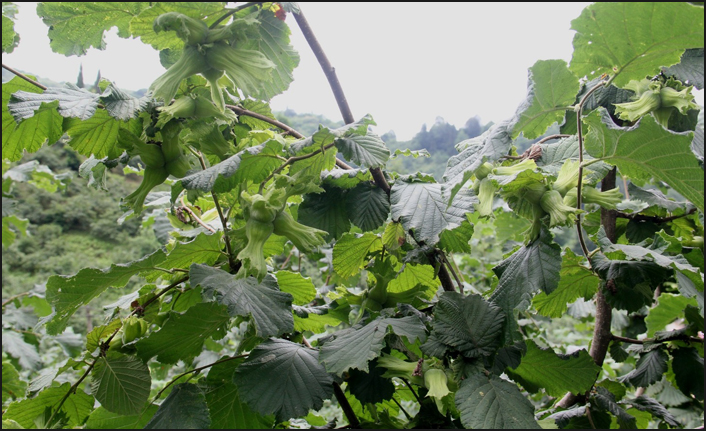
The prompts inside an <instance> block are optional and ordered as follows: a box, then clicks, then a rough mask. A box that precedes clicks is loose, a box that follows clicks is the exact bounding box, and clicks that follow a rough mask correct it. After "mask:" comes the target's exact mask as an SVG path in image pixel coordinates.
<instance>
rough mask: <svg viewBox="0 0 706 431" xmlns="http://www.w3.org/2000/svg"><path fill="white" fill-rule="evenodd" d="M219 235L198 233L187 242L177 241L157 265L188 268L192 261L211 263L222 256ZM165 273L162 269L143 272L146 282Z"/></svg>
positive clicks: (220, 234)
mask: <svg viewBox="0 0 706 431" xmlns="http://www.w3.org/2000/svg"><path fill="white" fill-rule="evenodd" d="M221 236H222V233H221V232H216V233H213V234H211V233H200V234H198V235H197V236H196V238H194V239H193V240H191V241H189V242H177V243H176V245H175V246H174V248H173V249H172V251H170V252H169V255H168V256H167V258H166V259H165V260H164V262H162V263H161V264H160V265H159V266H161V267H162V268H165V269H188V268H189V266H191V264H192V263H193V262H199V263H201V264H204V265H213V264H214V263H215V262H216V260H218V258H220V257H221V256H223V251H222V248H223V247H222V245H221ZM165 275H166V273H165V272H164V271H152V272H150V273H147V274H143V276H144V277H145V279H146V280H147V281H148V282H153V281H155V280H157V279H158V278H159V277H162V276H165Z"/></svg>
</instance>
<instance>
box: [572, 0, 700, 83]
mask: <svg viewBox="0 0 706 431" xmlns="http://www.w3.org/2000/svg"><path fill="white" fill-rule="evenodd" d="M702 14H703V8H699V7H696V6H692V5H690V4H688V3H679V4H668V3H637V2H628V3H596V4H593V5H590V6H589V7H587V8H585V9H584V10H583V12H582V13H581V16H580V17H579V18H576V19H575V20H573V21H572V22H571V28H572V29H573V30H576V32H577V33H576V35H575V36H574V55H573V58H572V59H571V70H573V71H574V72H575V73H576V75H578V76H579V77H582V76H584V75H585V76H588V77H593V76H598V75H600V74H602V73H607V74H610V75H616V78H615V85H617V86H619V87H621V86H624V85H625V84H627V83H628V82H629V81H630V80H631V79H642V78H644V77H645V76H653V75H655V74H656V73H657V72H658V71H659V68H660V67H661V66H671V65H673V64H676V63H679V59H680V57H681V55H682V53H683V52H684V48H685V47H701V46H703V43H704V42H703V41H704V21H703V15H702Z"/></svg>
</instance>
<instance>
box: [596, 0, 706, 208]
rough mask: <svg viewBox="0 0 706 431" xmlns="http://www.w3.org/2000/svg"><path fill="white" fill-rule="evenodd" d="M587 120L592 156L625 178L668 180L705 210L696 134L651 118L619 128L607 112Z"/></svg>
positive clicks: (603, 111)
mask: <svg viewBox="0 0 706 431" xmlns="http://www.w3.org/2000/svg"><path fill="white" fill-rule="evenodd" d="M680 5H681V3H680ZM584 121H585V122H586V123H587V124H588V133H587V134H586V151H587V152H588V153H589V154H590V155H591V156H593V157H595V158H597V159H601V160H603V161H605V162H608V163H610V164H613V165H615V166H617V167H618V169H620V172H621V174H623V175H624V176H627V177H631V178H635V179H642V180H649V179H650V178H655V179H658V180H660V181H664V182H665V183H667V184H669V185H670V186H671V187H672V188H673V189H674V190H676V191H677V192H679V193H680V194H681V195H682V196H684V197H685V198H687V199H688V200H689V201H690V202H691V203H693V204H694V205H695V206H696V207H697V208H699V210H701V212H703V211H704V199H703V196H704V172H703V169H702V168H701V167H700V166H699V162H698V161H697V160H696V158H695V157H694V153H693V152H692V151H691V142H692V139H693V134H692V133H673V132H670V131H669V130H667V129H665V128H663V127H662V126H660V125H659V124H657V122H656V121H655V120H654V119H653V118H652V116H651V115H648V116H645V117H643V118H642V119H640V122H639V123H638V124H636V125H635V126H632V127H628V128H623V127H618V126H616V125H615V124H614V123H613V121H612V120H611V119H610V118H609V117H608V116H607V113H606V111H605V110H604V109H598V110H597V111H594V112H591V113H590V114H589V115H588V116H586V117H584Z"/></svg>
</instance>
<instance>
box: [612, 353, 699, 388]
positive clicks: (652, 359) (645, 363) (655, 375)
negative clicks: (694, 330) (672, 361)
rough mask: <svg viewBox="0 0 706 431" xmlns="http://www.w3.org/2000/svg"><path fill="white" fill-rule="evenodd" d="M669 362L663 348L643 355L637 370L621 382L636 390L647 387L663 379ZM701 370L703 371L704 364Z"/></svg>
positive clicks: (622, 378) (636, 365) (636, 367)
mask: <svg viewBox="0 0 706 431" xmlns="http://www.w3.org/2000/svg"><path fill="white" fill-rule="evenodd" d="M667 360H669V355H667V353H666V352H665V351H664V349H662V348H657V349H654V350H651V351H649V352H646V353H643V354H642V355H641V356H640V359H638V361H637V364H635V369H634V370H632V371H630V372H629V373H628V374H626V375H624V376H623V377H621V379H620V381H621V382H626V383H628V384H630V385H632V386H634V387H636V388H639V387H647V386H649V385H651V384H652V383H654V382H656V381H659V380H661V379H662V374H664V373H665V372H666V371H667ZM701 368H702V369H703V364H702V367H701ZM702 381H703V379H702Z"/></svg>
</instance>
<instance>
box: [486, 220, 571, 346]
mask: <svg viewBox="0 0 706 431" xmlns="http://www.w3.org/2000/svg"><path fill="white" fill-rule="evenodd" d="M561 262H562V260H561V249H560V247H559V246H558V245H557V244H556V243H554V241H553V240H552V236H551V234H550V233H549V232H548V231H547V230H546V229H542V232H541V233H540V235H539V238H537V239H536V240H534V241H533V242H531V243H530V244H528V245H526V246H523V247H522V248H521V249H519V250H517V251H516V252H515V253H514V254H512V256H510V257H508V258H507V259H505V260H504V261H502V262H501V263H500V264H499V265H498V266H496V267H495V268H493V271H495V274H496V275H497V276H498V278H499V280H498V285H497V287H496V288H495V291H493V294H492V295H491V296H490V301H491V302H494V303H495V304H496V305H498V306H499V307H500V308H501V309H502V310H503V312H504V313H505V316H506V317H507V319H506V325H505V344H512V342H513V341H516V337H517V329H518V328H517V326H516V325H517V322H516V320H515V318H514V316H515V310H520V311H521V310H526V309H527V308H528V307H529V306H530V304H531V302H532V296H533V295H534V294H536V293H537V292H540V291H543V292H544V293H547V294H551V293H552V292H553V291H554V290H556V288H557V287H558V286H559V279H560V271H561Z"/></svg>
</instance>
